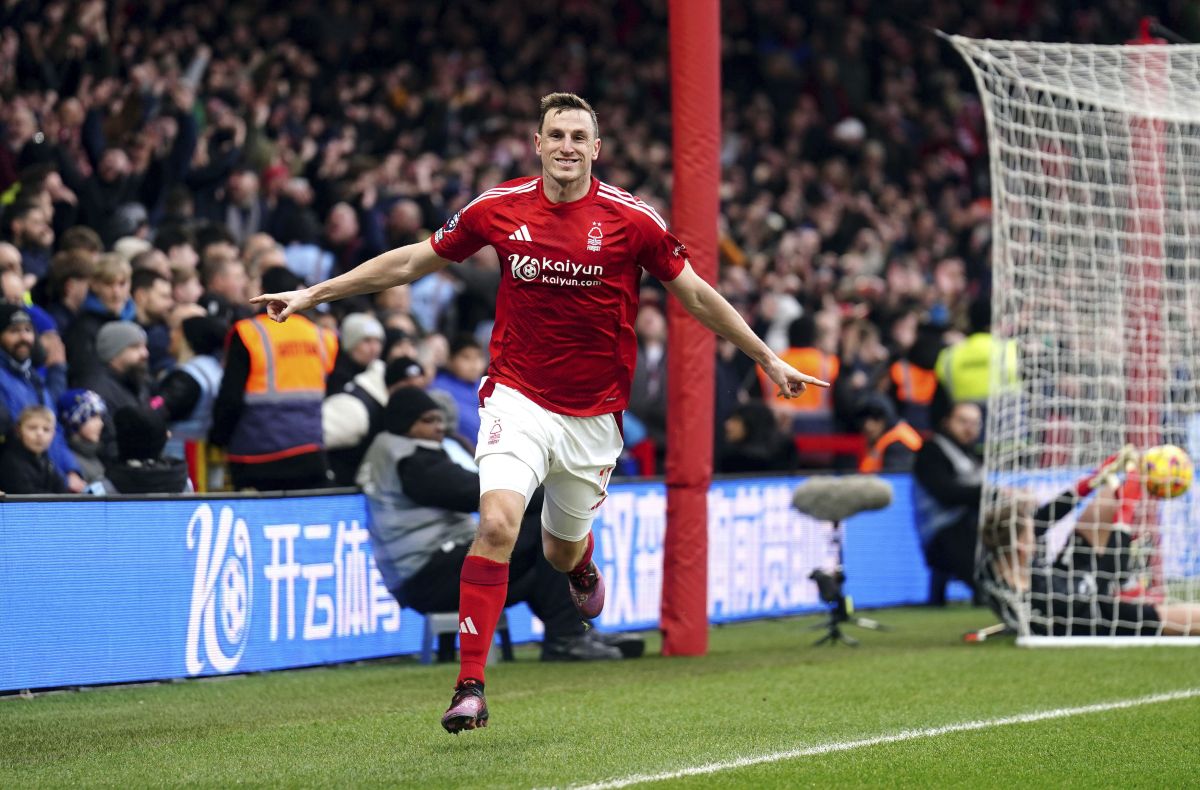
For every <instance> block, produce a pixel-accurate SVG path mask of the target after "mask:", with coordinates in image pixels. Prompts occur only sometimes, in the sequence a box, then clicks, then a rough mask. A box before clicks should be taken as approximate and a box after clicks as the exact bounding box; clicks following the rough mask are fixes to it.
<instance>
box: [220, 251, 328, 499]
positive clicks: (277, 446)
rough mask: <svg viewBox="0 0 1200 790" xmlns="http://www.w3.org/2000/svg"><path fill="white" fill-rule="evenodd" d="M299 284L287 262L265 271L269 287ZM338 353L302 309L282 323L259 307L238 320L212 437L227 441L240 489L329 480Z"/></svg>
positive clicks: (324, 483) (325, 332)
mask: <svg viewBox="0 0 1200 790" xmlns="http://www.w3.org/2000/svg"><path fill="white" fill-rule="evenodd" d="M299 287H301V281H300V278H298V277H297V276H296V275H294V274H292V273H291V271H290V270H288V269H270V270H269V271H267V272H266V273H265V274H264V275H263V288H264V289H268V290H269V291H272V292H274V291H290V290H293V289H295V288H299ZM336 357H337V336H336V335H335V334H334V333H333V332H330V331H328V330H326V329H321V328H319V327H317V325H316V324H314V323H313V321H312V320H311V319H310V318H307V317H306V316H303V315H296V316H293V317H292V320H289V321H287V322H286V323H282V324H281V323H277V322H275V321H272V320H271V319H270V318H268V317H267V315H266V313H265V312H262V313H259V314H258V315H256V316H254V317H253V318H244V319H242V320H241V321H238V322H237V323H236V324H234V326H233V331H231V332H230V333H229V339H228V342H227V344H226V347H225V374H224V376H223V377H222V379H221V387H220V389H219V390H218V392H217V400H216V402H215V403H214V404H213V420H212V428H211V430H210V431H209V435H208V436H209V441H210V442H211V443H212V444H214V445H216V446H217V447H223V448H226V451H227V455H228V458H229V473H230V478H231V479H232V481H233V485H234V487H235V488H237V489H245V488H252V489H257V490H259V491H276V490H291V489H306V488H324V487H326V486H328V485H329V482H330V478H329V473H328V463H327V461H326V457H325V448H324V440H323V436H322V432H321V401H322V399H323V398H324V395H325V381H326V379H327V377H328V376H329V374H330V372H331V371H332V370H333V361H334V359H335V358H336Z"/></svg>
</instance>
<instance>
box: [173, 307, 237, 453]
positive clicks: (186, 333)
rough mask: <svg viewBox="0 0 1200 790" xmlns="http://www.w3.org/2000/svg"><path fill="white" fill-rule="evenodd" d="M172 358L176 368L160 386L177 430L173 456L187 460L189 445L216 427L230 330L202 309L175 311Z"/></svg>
mask: <svg viewBox="0 0 1200 790" xmlns="http://www.w3.org/2000/svg"><path fill="white" fill-rule="evenodd" d="M169 323H170V325H171V346H170V350H171V356H172V357H174V358H175V361H176V365H175V367H174V369H172V370H171V371H170V372H168V373H167V375H166V376H165V377H164V378H163V380H162V383H161V384H159V386H158V397H159V398H160V399H161V405H160V408H161V409H162V410H163V411H164V412H165V413H166V418H167V420H168V421H169V423H170V427H171V438H170V440H169V441H168V443H167V455H169V456H171V457H173V458H184V457H186V456H185V453H184V444H185V443H186V442H189V441H193V442H203V441H207V439H208V432H209V430H210V429H211V428H212V415H213V404H214V403H215V401H216V398H217V392H218V391H220V388H221V378H222V375H223V373H224V370H223V369H222V367H221V355H222V353H223V351H224V347H225V336H226V334H228V331H229V328H228V327H227V326H226V325H225V324H223V323H221V321H220V320H219V319H216V318H212V317H211V316H208V315H206V314H205V313H204V310H203V308H201V307H199V306H197V305H181V306H179V307H176V308H175V309H174V310H173V311H172V312H171V318H170V320H169Z"/></svg>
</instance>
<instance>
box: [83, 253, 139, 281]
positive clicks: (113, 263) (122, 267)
mask: <svg viewBox="0 0 1200 790" xmlns="http://www.w3.org/2000/svg"><path fill="white" fill-rule="evenodd" d="M132 276H133V267H131V266H130V265H129V261H127V260H125V259H124V258H122V257H121V256H120V255H117V254H116V253H115V252H106V253H105V254H103V255H101V256H100V258H99V260H97V261H96V271H95V273H94V274H93V275H92V279H93V280H96V281H97V282H102V283H115V282H118V281H120V280H128V279H129V278H130V277H132Z"/></svg>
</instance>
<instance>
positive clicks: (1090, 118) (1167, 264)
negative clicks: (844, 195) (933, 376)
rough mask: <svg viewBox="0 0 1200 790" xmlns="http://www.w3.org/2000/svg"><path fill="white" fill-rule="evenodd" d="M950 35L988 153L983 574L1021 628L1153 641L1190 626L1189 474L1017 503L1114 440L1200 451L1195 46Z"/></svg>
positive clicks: (1198, 536) (1193, 580)
mask: <svg viewBox="0 0 1200 790" xmlns="http://www.w3.org/2000/svg"><path fill="white" fill-rule="evenodd" d="M949 40H950V41H951V42H952V43H953V45H954V46H955V47H956V48H957V49H958V51H959V52H960V53H961V54H962V55H963V56H964V57H965V58H966V60H967V62H968V63H969V64H970V67H971V70H972V71H973V73H974V76H975V79H976V82H977V84H978V87H979V92H980V94H981V96H982V100H983V104H984V108H985V112H986V118H987V125H988V144H989V148H990V155H991V164H990V168H991V183H992V200H993V212H994V213H993V250H992V266H993V272H992V277H993V296H992V313H993V335H994V336H995V338H996V343H995V345H994V348H995V354H996V356H995V359H994V361H993V365H992V370H993V387H992V393H991V396H990V398H989V401H988V414H987V423H986V445H985V462H986V468H987V469H988V472H989V475H988V483H987V485H986V486H985V492H984V508H983V510H984V518H983V522H984V523H983V524H982V528H983V538H984V540H983V541H981V544H982V545H981V555H980V569H981V574H982V577H981V578H982V580H983V582H984V585H985V588H986V589H987V590H988V591H989V594H990V595H991V596H992V597H993V599H994V600H996V601H998V602H999V603H1000V604H1001V606H1000V607H998V608H1001V609H1002V610H1003V611H1004V613H1005V615H1006V619H1007V620H1009V621H1010V624H1011V625H1013V626H1015V627H1016V628H1017V629H1018V635H1019V636H1018V640H1019V642H1020V643H1022V644H1029V645H1038V644H1051V645H1062V644H1071V643H1084V644H1097V643H1098V641H1097V640H1104V641H1106V642H1108V641H1112V642H1115V643H1125V644H1148V643H1153V642H1159V641H1160V640H1159V638H1156V634H1157V632H1158V631H1159V629H1158V628H1157V627H1156V623H1157V622H1158V621H1161V620H1163V619H1165V618H1166V617H1168V616H1169V617H1170V618H1173V619H1172V623H1173V625H1172V628H1173V629H1175V630H1178V629H1180V628H1182V629H1183V630H1187V629H1188V628H1195V629H1196V630H1197V633H1200V614H1196V615H1194V614H1193V613H1192V609H1193V608H1195V610H1196V612H1197V613H1200V606H1198V605H1196V604H1195V603H1194V602H1196V601H1200V531H1198V530H1197V528H1196V526H1194V525H1200V513H1197V512H1196V509H1197V508H1196V504H1195V503H1196V499H1195V496H1194V494H1193V493H1188V494H1186V495H1184V496H1181V497H1178V498H1175V499H1160V498H1156V497H1152V496H1150V495H1148V494H1147V493H1146V492H1145V490H1144V487H1143V486H1142V485H1141V482H1140V481H1139V480H1138V473H1137V471H1136V468H1137V467H1136V465H1131V466H1130V467H1129V468H1130V469H1131V470H1134V471H1130V472H1129V473H1128V474H1121V475H1120V478H1119V480H1120V481H1122V484H1121V485H1120V486H1119V487H1118V488H1117V491H1116V494H1115V495H1113V499H1115V500H1117V501H1116V502H1113V501H1110V500H1108V499H1104V501H1099V500H1101V499H1102V498H1103V497H1102V495H1101V494H1099V493H1091V494H1088V495H1086V496H1080V497H1076V501H1074V502H1066V501H1063V500H1060V501H1059V505H1060V507H1058V508H1056V509H1055V512H1053V513H1048V512H1047V510H1048V509H1047V508H1042V509H1041V510H1039V511H1037V513H1036V514H1035V515H1036V517H1034V518H1029V519H1027V518H1025V516H1026V515H1029V514H1030V513H1032V511H1033V510H1034V507H1035V506H1036V505H1046V504H1047V503H1048V502H1050V501H1051V500H1054V499H1055V496H1056V495H1057V494H1058V493H1059V492H1061V491H1063V490H1066V489H1070V488H1073V487H1074V486H1075V485H1076V483H1077V481H1078V480H1080V479H1081V478H1083V477H1084V476H1085V475H1086V473H1087V472H1088V471H1089V470H1092V469H1095V468H1096V467H1098V466H1099V465H1101V464H1102V463H1103V462H1104V460H1105V459H1106V458H1107V457H1109V456H1111V455H1112V454H1113V453H1115V452H1117V451H1118V450H1119V449H1120V448H1121V447H1122V446H1123V445H1126V444H1132V445H1133V446H1134V447H1135V448H1137V449H1138V450H1146V449H1148V448H1150V447H1153V446H1156V445H1161V444H1173V445H1178V446H1179V447H1182V448H1185V449H1186V450H1187V451H1188V453H1189V454H1190V455H1191V456H1192V457H1193V458H1200V46H1160V45H1146V46H1141V45H1129V46H1088V45H1074V44H1040V43H1027V42H1011V41H985V40H974V39H967V38H962V37H958V36H954V37H949ZM1006 343H1009V344H1010V345H1012V344H1015V346H1016V349H1017V358H1018V360H1019V361H1018V377H1017V380H1018V383H1017V384H1015V385H1011V384H1010V385H1008V386H1002V385H1001V384H1000V383H998V382H1000V381H1001V379H1000V378H999V372H998V371H999V370H1000V362H1001V355H1002V354H1004V348H1005V344H1006ZM1112 487H1116V480H1114V481H1113V484H1112ZM1112 487H1110V490H1112ZM1029 500H1035V504H1034V505H1033V506H1029V507H1026V503H1027V502H1028V501H1029ZM1072 505H1073V506H1072ZM1081 514H1082V515H1083V520H1080V517H1081ZM1093 516H1095V518H1093ZM1110 516H1112V518H1111V519H1110V518H1109V517H1110ZM997 519H999V520H1001V521H1003V522H1004V527H1003V528H1002V529H997V528H996V527H997V524H996V520H997ZM1030 522H1032V526H1033V527H1034V529H1035V532H1036V535H1037V540H1036V541H1035V542H1034V543H1033V544H1032V545H1030V544H1029V541H1028V538H1029V536H1028V535H1027V534H1026V533H1025V530H1026V529H1027V528H1028V526H1027V525H1028V524H1029V523H1030ZM1043 530H1045V532H1044V535H1043V534H1042V533H1043ZM1094 543H1104V545H1094ZM1023 547H1024V548H1023ZM1193 619H1194V620H1195V622H1193ZM1161 641H1162V643H1174V644H1181V643H1187V642H1200V638H1194V637H1184V638H1182V639H1180V638H1176V637H1162V638H1161Z"/></svg>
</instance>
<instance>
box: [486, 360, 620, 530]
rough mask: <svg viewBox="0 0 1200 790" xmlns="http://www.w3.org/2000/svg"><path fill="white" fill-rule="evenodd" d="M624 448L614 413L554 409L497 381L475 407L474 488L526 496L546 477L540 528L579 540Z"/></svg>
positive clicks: (601, 499)
mask: <svg viewBox="0 0 1200 790" xmlns="http://www.w3.org/2000/svg"><path fill="white" fill-rule="evenodd" d="M622 446H623V442H622V439H621V431H620V429H619V428H618V426H617V417H616V415H615V414H601V415H597V416H595V417H568V416H566V415H562V414H555V413H554V412H552V411H549V410H547V409H544V408H542V407H541V406H539V405H537V404H536V403H534V402H533V401H531V400H529V399H528V398H526V397H525V396H524V395H522V394H521V393H519V392H517V391H516V390H514V389H512V388H510V387H506V386H504V385H503V384H497V385H495V388H494V389H493V391H492V393H491V394H490V395H488V396H487V398H486V399H485V400H484V402H483V406H482V407H480V409H479V438H478V442H477V443H476V449H475V460H476V461H478V462H479V491H480V493H481V494H482V493H485V492H487V491H495V490H506V491H516V492H518V493H520V494H522V495H524V496H525V497H526V501H528V498H529V496H530V495H531V494H532V493H533V490H534V489H535V488H537V486H538V484H539V483H544V484H545V486H546V502H545V504H544V505H543V506H542V528H543V529H545V530H546V531H547V532H549V533H550V534H551V535H554V536H555V537H557V538H561V539H562V540H567V541H579V540H583V539H584V538H586V537H587V534H588V531H589V530H590V529H591V526H592V519H593V518H594V517H595V515H596V510H597V509H599V507H600V505H601V504H602V503H603V502H604V499H605V497H606V496H608V494H607V490H608V479H609V477H610V476H611V475H612V472H613V468H614V467H615V466H616V464H617V458H618V457H619V456H620V455H621V448H622ZM484 459H487V460H486V462H485V460H484ZM508 459H512V461H513V462H512V463H509V462H508ZM530 472H532V475H531V474H530Z"/></svg>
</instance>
